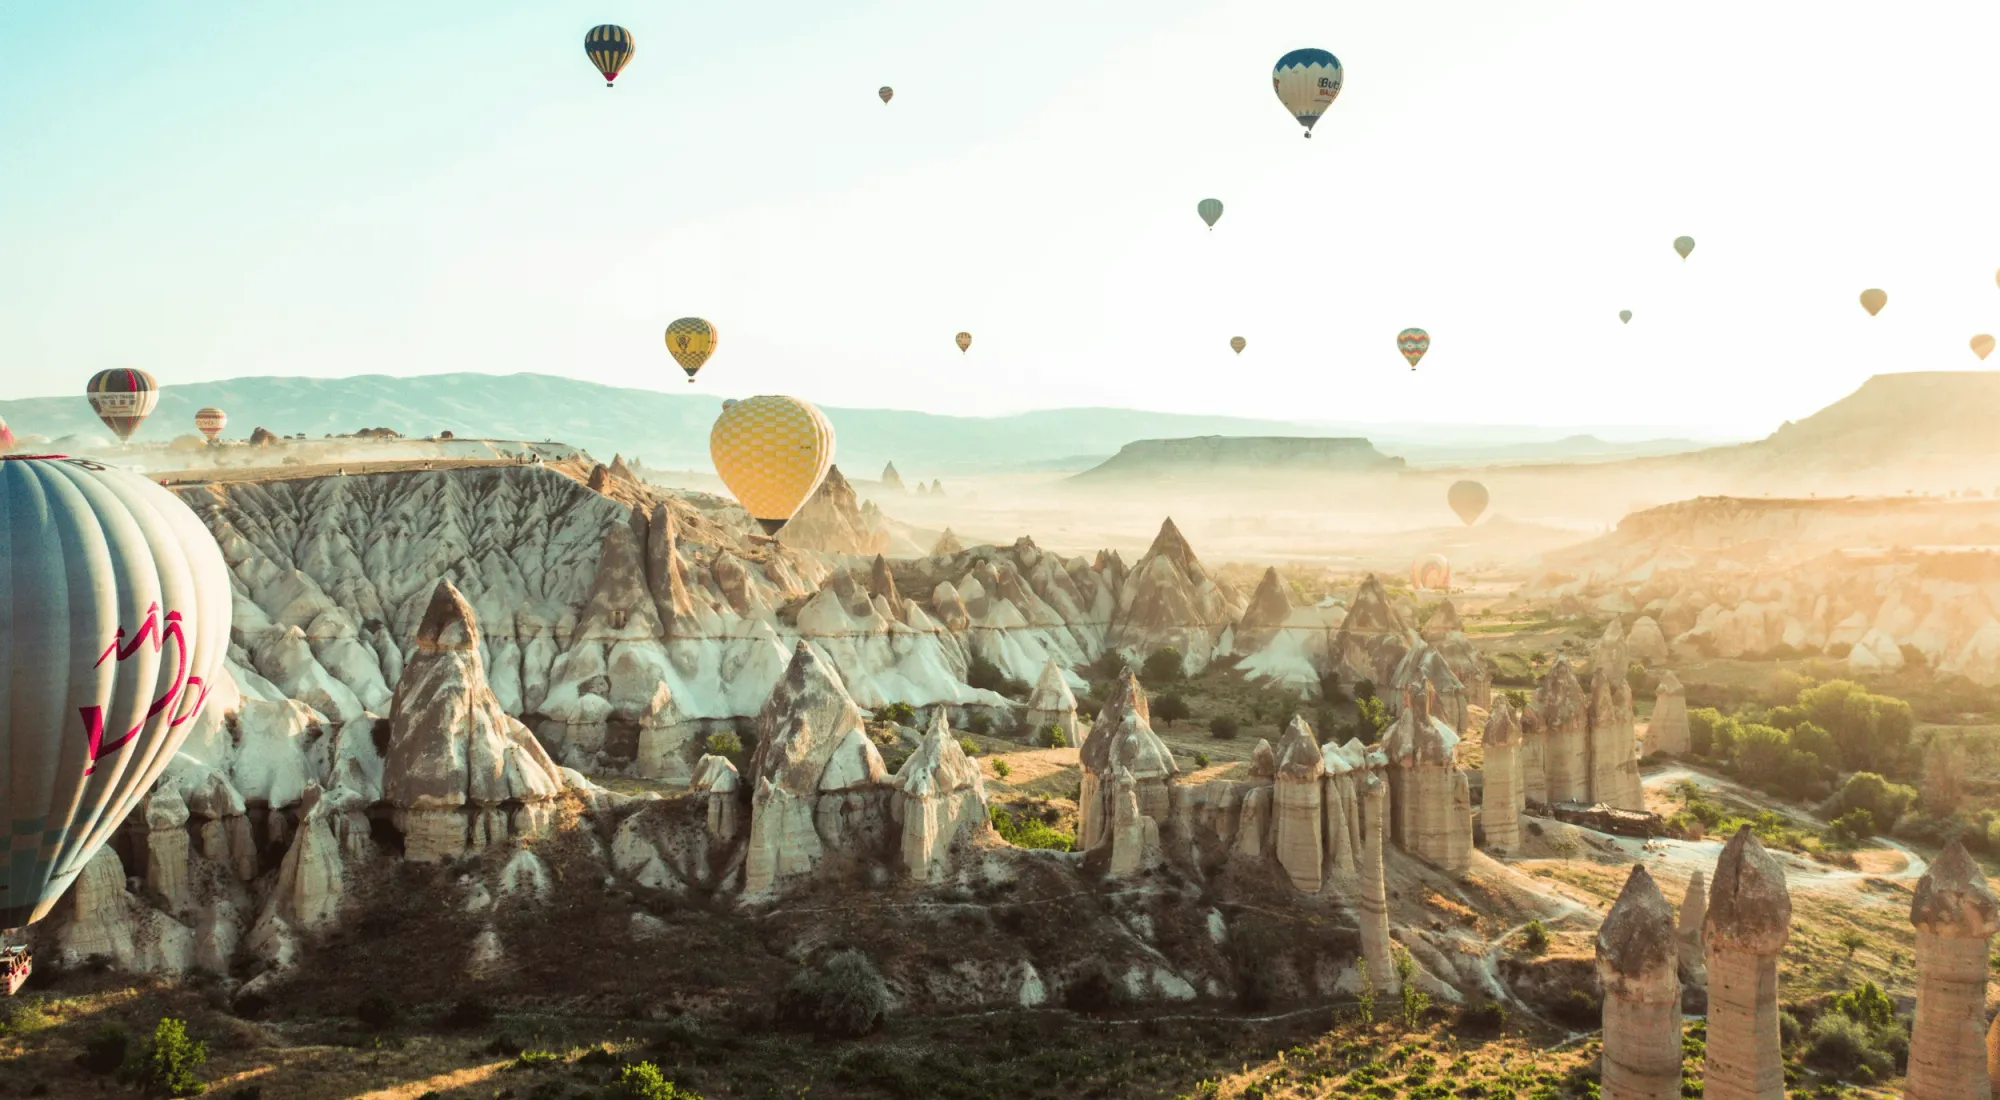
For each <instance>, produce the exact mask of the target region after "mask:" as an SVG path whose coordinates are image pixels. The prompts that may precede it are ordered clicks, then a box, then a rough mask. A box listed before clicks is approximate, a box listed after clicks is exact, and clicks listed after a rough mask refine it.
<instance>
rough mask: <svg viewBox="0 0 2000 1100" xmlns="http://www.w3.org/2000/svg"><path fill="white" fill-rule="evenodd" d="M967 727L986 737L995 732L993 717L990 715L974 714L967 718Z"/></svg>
mask: <svg viewBox="0 0 2000 1100" xmlns="http://www.w3.org/2000/svg"><path fill="white" fill-rule="evenodd" d="M965 728H966V729H968V730H971V731H972V732H973V733H974V734H977V735H978V736H980V737H986V736H988V735H990V734H991V733H992V732H993V719H992V717H991V716H989V715H985V714H973V715H971V716H969V717H967V718H966V720H965Z"/></svg>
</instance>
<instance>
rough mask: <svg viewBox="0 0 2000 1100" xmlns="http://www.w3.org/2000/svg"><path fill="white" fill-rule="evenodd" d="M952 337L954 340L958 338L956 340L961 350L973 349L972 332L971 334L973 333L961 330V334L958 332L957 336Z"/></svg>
mask: <svg viewBox="0 0 2000 1100" xmlns="http://www.w3.org/2000/svg"><path fill="white" fill-rule="evenodd" d="M952 339H954V340H956V341H957V342H958V350H960V351H970V350H971V348H972V334H971V333H969V332H961V333H959V334H958V335H957V336H955V337H953V338H952Z"/></svg>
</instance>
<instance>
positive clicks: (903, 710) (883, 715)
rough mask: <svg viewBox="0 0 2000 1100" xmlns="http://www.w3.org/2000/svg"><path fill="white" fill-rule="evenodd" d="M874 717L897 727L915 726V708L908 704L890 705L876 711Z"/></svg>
mask: <svg viewBox="0 0 2000 1100" xmlns="http://www.w3.org/2000/svg"><path fill="white" fill-rule="evenodd" d="M875 717H876V718H879V719H881V720H882V721H884V722H894V723H895V724H897V725H899V726H914V725H916V724H917V708H915V707H913V706H911V705H910V704H908V703H890V704H889V705H887V706H885V707H883V708H882V709H880V710H878V711H876V712H875Z"/></svg>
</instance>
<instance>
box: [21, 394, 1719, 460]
mask: <svg viewBox="0 0 2000 1100" xmlns="http://www.w3.org/2000/svg"><path fill="white" fill-rule="evenodd" d="M721 404H722V402H721V399H720V398H718V397H712V396H707V395H704V394H701V393H660V392H657V391H653V390H639V389H624V388H619V387H613V386H604V385H599V384H597V383H593V382H584V381H579V380H576V379H571V378H560V377H556V376H552V375H543V374H510V375H484V374H434V375H421V376H417V377H411V378H395V377H390V376H387V375H358V376H355V377H351V378H275V377H258V378H235V379H229V380H227V381H221V382H198V383H191V384H188V385H181V386H165V387H162V389H161V390H160V403H159V407H158V408H157V409H156V410H155V411H154V413H153V415H152V417H151V418H149V419H148V420H147V421H146V423H145V424H144V425H143V426H142V427H141V428H140V429H139V432H138V433H137V434H136V435H135V436H134V441H135V442H148V441H155V442H159V441H165V440H169V439H172V438H174V437H176V436H179V435H184V434H188V433H191V432H192V431H193V420H194V413H195V410H196V409H199V408H201V407H203V406H205V405H215V406H219V407H220V408H222V409H223V410H224V411H225V412H227V413H228V414H229V427H228V429H227V431H226V432H225V435H226V436H227V437H230V438H239V437H243V436H248V435H249V434H250V431H251V430H252V429H253V428H257V427H264V428H268V429H270V430H271V431H273V432H276V433H278V434H280V435H295V434H300V433H303V434H305V435H308V436H314V437H317V436H322V435H329V434H341V433H346V432H353V431H357V430H359V429H361V428H373V427H387V428H393V429H395V430H397V431H399V432H402V433H403V434H405V435H411V436H427V435H432V434H435V433H437V432H440V431H450V432H452V433H453V434H455V435H458V436H461V437H482V436H483V437H492V438H504V439H531V440H540V439H553V440H560V441H562V442H565V443H571V444H575V445H577V446H581V447H583V448H585V449H587V450H589V451H591V452H592V453H593V454H599V455H602V456H604V457H606V458H609V457H610V456H611V455H613V454H620V453H622V454H624V455H626V456H627V457H628V458H630V457H635V456H636V457H639V458H642V459H644V461H645V463H646V464H647V465H649V466H653V467H656V468H663V469H671V468H675V467H686V468H693V469H701V468H706V467H707V465H708V461H709V459H708V429H709V426H710V425H711V424H712V423H713V422H714V420H715V417H716V414H717V412H718V411H719V410H720V407H721ZM823 408H824V411H825V412H826V414H827V416H828V417H829V418H830V419H831V420H832V421H833V425H834V428H835V430H836V432H837V433H838V435H839V458H838V461H839V462H840V463H841V464H842V466H843V467H844V468H845V469H847V470H849V471H851V472H853V473H854V474H855V475H856V476H859V477H864V478H872V477H874V476H876V475H877V474H878V473H880V471H881V469H882V467H883V466H884V465H886V464H887V463H889V462H892V461H893V462H895V463H896V464H897V467H898V468H899V469H900V470H902V471H903V473H904V475H905V476H906V477H927V478H928V477H935V476H939V475H946V476H950V475H960V474H968V473H978V472H985V471H994V470H1003V469H1005V470H1033V469H1043V470H1065V469H1067V470H1082V469H1086V468H1088V467H1090V466H1092V465H1095V464H1096V463H1098V462H1101V461H1103V460H1104V459H1106V458H1108V457H1110V456H1111V455H1113V454H1115V453H1117V451H1118V450H1119V449H1120V448H1122V447H1123V446H1124V445H1125V444H1127V443H1130V442H1132V441H1134V440H1141V439H1163V438H1180V437H1189V436H1217V435H1219V436H1304V437H1312V438H1328V437H1337V436H1367V437H1369V438H1370V439H1371V440H1373V441H1374V442H1375V443H1377V444H1379V445H1381V449H1382V450H1383V451H1384V452H1385V453H1387V454H1390V455H1394V456H1398V457H1404V458H1407V459H1408V460H1409V461H1411V462H1412V463H1413V464H1421V465H1437V464H1440V463H1474V462H1485V461H1536V460H1542V461H1549V460H1555V461H1563V460H1573V459H1576V458H1581V457H1586V456H1587V457H1590V458H1597V459H1613V458H1625V457H1633V456H1637V455H1647V454H1661V453H1669V452H1674V451H1684V450H1691V449H1694V448H1697V447H1699V446H1700V444H1698V443H1695V442H1692V441H1686V440H1641V441H1636V442H1631V443H1615V442H1612V443H1607V442H1604V441H1603V440H1600V439H1597V438H1595V437H1594V436H1588V435H1585V436H1578V435H1576V434H1575V433H1576V431H1577V429H1575V428H1561V427H1558V428H1540V429H1536V428H1529V427H1519V426H1513V427H1510V426H1489V427H1469V426H1464V425H1439V426H1432V427H1428V428H1426V427H1424V426H1422V425H1409V424H1397V425H1375V426H1373V427H1370V426H1367V425H1357V424H1328V423H1309V422H1303V421H1284V420H1258V419H1251V418H1244V417H1228V416H1196V415H1186V414H1179V413H1161V412H1148V411H1145V410H1142V409H1118V408H1069V409H1047V410H1041V411H1036V412H1026V413H1018V414H1015V415H1011V416H996V417H961V416H938V415H935V414H931V413H923V412H909V411H903V410H896V409H848V408H839V407H832V406H823ZM0 417H5V418H6V421H7V423H8V424H9V425H11V426H12V427H13V429H14V430H15V431H16V432H17V433H20V434H24V435H25V434H34V435H41V436H46V437H48V438H50V439H58V438H61V437H64V436H78V437H81V438H83V439H86V440H88V439H103V438H108V436H109V433H108V432H107V431H106V430H105V429H104V427H103V426H102V425H101V424H100V423H98V421H97V418H96V417H95V416H94V415H93V414H92V412H91V410H90V406H89V405H88V404H87V403H86V402H85V400H84V399H83V397H82V395H78V396H76V397H41V398H28V399H23V400H18V401H0ZM1536 433H1540V435H1541V436H1543V437H1544V438H1545V441H1536V440H1535V438H1534V436H1535V435H1536ZM1524 437H1526V438H1524Z"/></svg>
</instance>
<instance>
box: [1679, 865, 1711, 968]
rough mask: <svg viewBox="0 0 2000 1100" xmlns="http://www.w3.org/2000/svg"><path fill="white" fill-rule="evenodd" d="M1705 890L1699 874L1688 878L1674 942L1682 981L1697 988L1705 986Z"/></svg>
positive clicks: (1706, 910)
mask: <svg viewBox="0 0 2000 1100" xmlns="http://www.w3.org/2000/svg"><path fill="white" fill-rule="evenodd" d="M1707 921H1708V889H1707V887H1706V886H1705V885H1704V884H1703V882H1702V877H1701V872H1700V871H1696V872H1695V873H1694V874H1692V875H1690V876H1688V885H1687V893H1686V894H1684V895H1682V897H1681V917H1680V928H1679V933H1678V935H1677V937H1676V938H1677V940H1678V942H1679V944H1680V953H1681V973H1682V975H1683V980H1685V981H1690V982H1693V983H1695V984H1696V985H1702V986H1706V985H1707V984H1708V960H1707V949H1708V935H1707V931H1706V925H1707Z"/></svg>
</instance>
